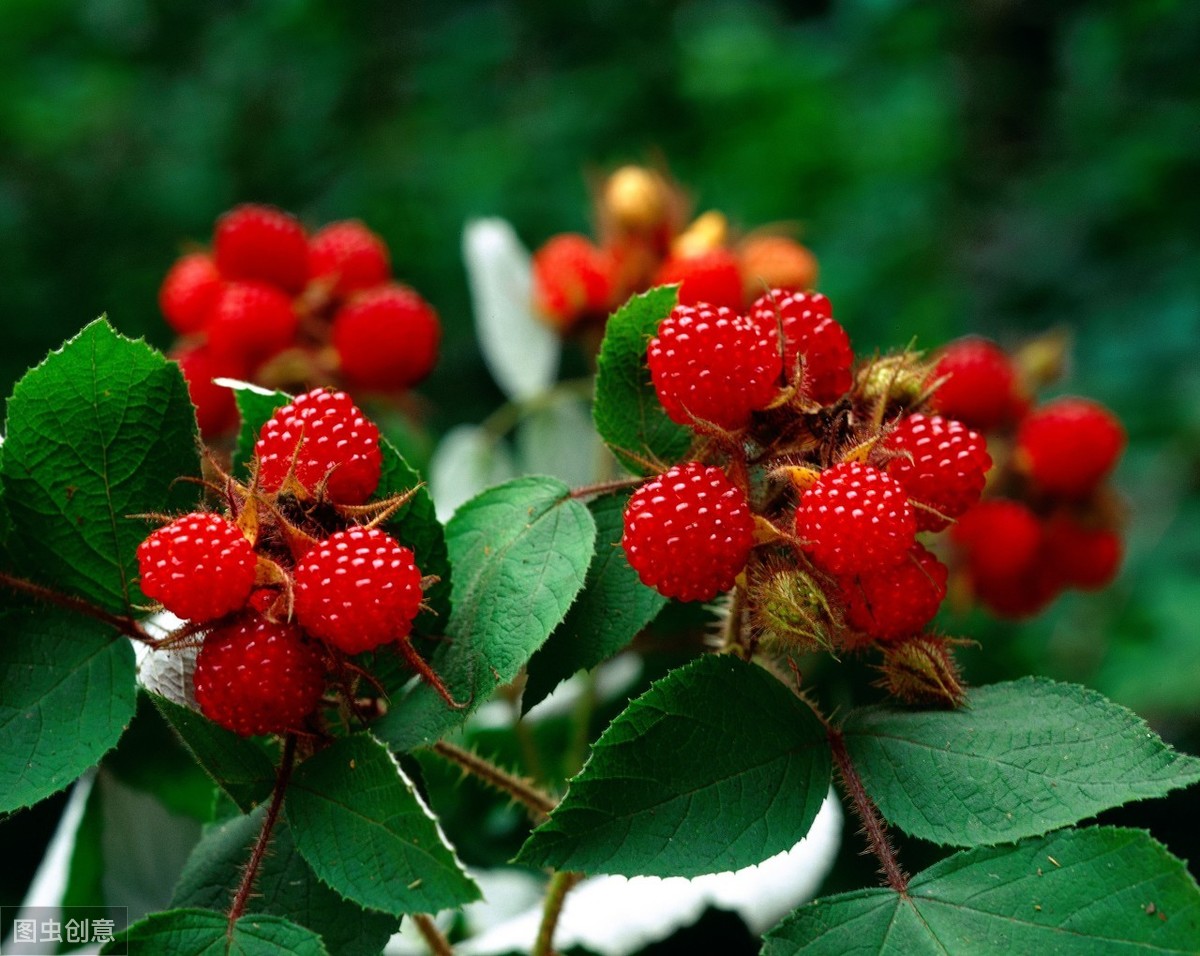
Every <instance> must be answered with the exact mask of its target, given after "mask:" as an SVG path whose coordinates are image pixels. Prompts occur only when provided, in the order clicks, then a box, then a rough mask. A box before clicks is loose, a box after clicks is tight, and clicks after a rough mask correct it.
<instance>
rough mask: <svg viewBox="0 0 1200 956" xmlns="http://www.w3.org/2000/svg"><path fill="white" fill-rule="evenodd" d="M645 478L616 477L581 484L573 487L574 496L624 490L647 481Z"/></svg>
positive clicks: (589, 495)
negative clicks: (589, 483)
mask: <svg viewBox="0 0 1200 956" xmlns="http://www.w3.org/2000/svg"><path fill="white" fill-rule="evenodd" d="M645 480H646V479H645V478H638V477H633V478H614V479H613V480H612V481H601V482H597V483H596V484H594V485H581V486H580V487H578V488H572V489H571V497H572V498H591V497H592V496H593V495H603V494H607V493H608V492H610V491H624V490H625V489H626V488H636V487H637V486H638V485H640V484H643V483H644V482H645Z"/></svg>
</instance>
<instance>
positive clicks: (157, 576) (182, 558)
mask: <svg viewBox="0 0 1200 956" xmlns="http://www.w3.org/2000/svg"><path fill="white" fill-rule="evenodd" d="M137 559H138V572H139V574H140V575H141V585H142V591H143V593H145V595H146V597H148V598H151V599H152V600H155V601H159V602H161V603H162V606H163V607H165V608H166V609H167V610H168V611H170V612H171V613H172V614H177V615H178V616H179V617H182V618H187V619H189V620H192V621H213V620H216V619H217V618H219V617H224V616H225V615H226V614H230V613H232V612H233V611H237V610H240V609H241V608H243V607H245V606H246V601H247V600H248V599H249V597H250V589H251V588H252V587H253V586H254V571H255V567H256V565H257V564H258V557H257V555H255V553H254V548H253V547H251V545H250V542H249V541H247V540H246V536H245V535H244V534H242V531H241V529H240V528H239V527H238V526H237V525H235V524H234V523H233V522H232V521H230V520H229V519H228V518H225V517H223V516H222V515H218V514H211V513H209V512H203V511H194V512H192V513H191V514H187V515H184V516H183V517H182V518H176V519H175V520H174V521H172V522H171V523H170V524H168V525H164V526H163V527H161V528H159V529H158V530H157V531H153V532H151V534H150V536H149V537H147V538H146V540H145V541H143V542H142V543H141V544H139V545H138V549H137Z"/></svg>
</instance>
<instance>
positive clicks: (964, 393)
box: [932, 336, 1020, 431]
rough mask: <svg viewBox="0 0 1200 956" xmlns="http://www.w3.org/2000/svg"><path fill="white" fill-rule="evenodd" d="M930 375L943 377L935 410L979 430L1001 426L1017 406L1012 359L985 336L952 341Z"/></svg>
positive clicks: (937, 393)
mask: <svg viewBox="0 0 1200 956" xmlns="http://www.w3.org/2000/svg"><path fill="white" fill-rule="evenodd" d="M932 377H933V378H934V379H935V380H936V379H943V378H944V379H945V381H943V382H942V384H941V385H939V386H938V388H937V391H936V392H935V393H934V396H933V404H934V407H935V408H936V409H937V411H938V412H939V413H940V414H942V415H944V416H946V417H947V418H953V419H956V420H957V421H960V422H963V423H965V424H967V425H970V426H971V427H972V428H978V429H979V430H980V431H989V430H991V429H993V428H997V427H999V426H1000V425H1003V424H1004V423H1005V422H1007V421H1009V420H1010V419H1011V418H1012V417H1013V413H1014V410H1015V409H1016V408H1018V407H1019V405H1020V396H1019V395H1018V394H1017V385H1016V381H1017V376H1016V371H1015V370H1014V369H1013V364H1012V360H1011V359H1009V357H1008V355H1006V354H1005V352H1004V351H1003V350H1002V349H1001V348H1000V347H999V346H998V345H996V343H994V342H989V341H988V340H987V339H981V338H976V337H973V336H971V337H968V338H964V339H958V340H957V341H955V342H951V343H950V344H949V345H947V346H946V348H945V350H944V351H943V352H942V356H941V358H940V359H939V360H938V363H937V367H936V368H935V369H934V371H933V376H932Z"/></svg>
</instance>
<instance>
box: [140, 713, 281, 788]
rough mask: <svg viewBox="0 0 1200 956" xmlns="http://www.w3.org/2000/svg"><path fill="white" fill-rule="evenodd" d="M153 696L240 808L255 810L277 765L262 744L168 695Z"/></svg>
mask: <svg viewBox="0 0 1200 956" xmlns="http://www.w3.org/2000/svg"><path fill="white" fill-rule="evenodd" d="M151 699H152V700H153V701H154V705H155V706H156V707H157V708H158V710H159V713H161V714H162V715H163V717H164V718H165V719H166V721H167V723H169V724H170V725H171V728H172V729H173V730H174V731H175V733H176V734H177V735H178V736H179V739H180V740H181V741H182V742H183V745H184V746H185V747H186V748H187V749H188V750H189V751H190V752H191V754H192V756H193V757H195V758H196V762H197V763H198V764H199V765H200V766H201V767H202V768H203V769H204V771H205V772H206V773H207V774H208V775H209V776H210V777H212V779H213V780H214V781H215V782H216V784H217V786H219V787H220V788H221V789H222V790H224V791H225V792H226V793H227V794H228V795H229V797H230V798H231V799H232V800H233V801H234V802H235V803H236V804H237V805H238V807H240V808H241V809H242V810H243V811H250V810H253V809H254V808H255V807H256V806H258V805H259V804H260V803H261V802H262V801H263V800H265V799H266V798H267V797H268V796H269V795H270V793H271V790H272V789H274V787H275V765H274V763H273V762H272V758H271V756H270V755H269V754H268V752H267V750H266V747H265V746H264V745H263V744H262V743H260V742H259V741H258V740H255V739H252V738H251V739H247V738H245V737H239V736H238V735H237V734H235V733H233V732H232V731H229V730H226V729H225V728H224V727H219V726H217V725H216V724H214V723H213V722H212V721H211V720H209V719H208V718H206V717H204V716H202V715H201V714H198V713H196V712H195V711H194V710H189V709H188V708H186V707H181V706H180V705H179V704H176V703H174V702H173V701H170V700H167V699H166V698H165V697H159V696H158V695H151Z"/></svg>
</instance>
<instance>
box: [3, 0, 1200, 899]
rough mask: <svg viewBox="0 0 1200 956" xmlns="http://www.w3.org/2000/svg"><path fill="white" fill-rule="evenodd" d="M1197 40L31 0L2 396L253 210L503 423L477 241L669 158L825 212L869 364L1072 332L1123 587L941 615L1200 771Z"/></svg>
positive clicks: (1023, 29) (968, 14)
mask: <svg viewBox="0 0 1200 956" xmlns="http://www.w3.org/2000/svg"><path fill="white" fill-rule="evenodd" d="M1198 49H1200V4H1195V3H1188V2H1186V0H1127V2H1119V0H1113V2H1106V3H1100V2H1094V3H1086V2H1064V3H1058V4H1046V3H1041V2H1037V0H981V2H977V3H971V4H961V3H956V2H953V0H940V2H928V3H918V2H905V0H842V2H834V0H824V2H822V0H790V2H785V0H778V2H774V3H767V2H732V0H730V2H714V0H675V2H654V3H647V2H644V0H611V2H600V0H586V2H583V3H579V4H560V3H552V2H543V0H511V2H498V0H471V2H458V3H449V4H447V3H436V2H432V0H423V2H421V0H400V2H387V0H356V2H354V3H333V2H320V0H263V2H259V3H254V4H251V3H244V2H243V3H238V2H232V0H214V2H211V3H206V4H185V3H179V2H170V0H36V2H35V0H7V2H5V3H3V4H2V5H0V323H3V325H2V329H3V341H4V348H3V349H2V350H0V391H2V392H3V394H5V395H7V394H8V393H9V392H10V390H11V385H12V382H13V381H15V379H16V378H17V377H18V376H19V375H20V374H21V373H22V372H23V371H24V369H25V368H26V367H28V366H29V365H31V364H33V363H35V362H37V361H39V360H40V358H41V357H42V356H43V355H44V354H45V352H46V351H47V350H48V349H49V348H53V347H56V346H57V345H59V344H60V343H61V342H62V341H63V340H64V339H65V338H67V337H68V336H69V335H71V334H73V333H74V332H76V331H77V330H78V329H79V328H80V327H81V326H82V325H83V324H85V323H86V322H87V321H88V320H90V319H91V318H93V317H94V316H95V315H96V314H98V313H100V312H108V313H109V314H110V316H111V318H112V320H113V321H114V323H115V324H116V325H117V326H118V327H119V328H120V329H121V330H122V331H124V332H125V333H127V334H132V335H138V334H145V335H146V336H147V337H148V338H149V339H150V341H152V342H153V343H155V344H157V345H160V346H165V345H167V344H168V343H169V341H170V335H169V334H168V330H167V328H166V326H165V325H164V324H163V323H162V321H161V319H160V318H159V317H158V313H157V306H156V301H155V296H156V291H157V287H158V283H159V281H160V279H161V277H162V275H163V274H164V272H165V270H166V269H167V267H168V265H169V264H170V262H171V261H172V260H173V259H174V257H175V256H176V255H177V254H178V253H179V251H180V250H181V249H183V248H185V247H186V245H187V244H188V243H189V242H192V243H194V242H204V241H206V239H207V237H208V236H209V234H210V231H211V228H212V224H213V221H214V219H215V217H216V216H217V215H218V214H219V213H220V212H222V211H223V210H225V209H227V208H228V207H230V206H231V205H233V204H235V203H237V202H240V201H249V200H253V201H264V202H271V203H275V204H277V205H280V206H282V207H284V208H287V209H289V210H291V211H294V212H296V213H297V214H299V215H300V216H301V217H302V218H303V219H305V220H306V221H307V222H309V223H310V224H319V223H322V222H326V221H329V220H332V219H341V218H348V217H360V218H362V219H364V220H365V221H366V222H367V223H368V224H369V225H370V226H371V227H372V228H374V229H376V230H377V231H379V232H380V233H381V234H382V235H383V236H384V238H385V239H386V240H387V242H388V243H389V245H390V247H391V249H392V251H393V255H394V259H395V266H396V273H397V275H398V277H400V278H401V279H402V280H404V281H408V282H410V283H412V284H413V285H414V286H416V287H417V288H418V289H419V290H420V291H421V292H422V293H423V294H424V295H425V296H426V297H428V298H429V299H430V300H431V301H432V302H433V303H434V304H435V305H436V306H437V308H438V309H439V310H440V312H441V314H442V317H443V320H444V322H445V324H446V327H447V337H446V342H445V351H444V357H443V360H442V362H441V365H440V366H439V369H438V371H437V372H436V373H435V375H434V377H433V378H432V379H431V380H430V381H429V382H428V383H427V384H426V385H425V386H424V387H423V388H422V392H423V394H424V395H426V396H427V397H428V399H429V405H430V424H431V425H432V427H433V428H434V430H435V431H437V432H441V431H444V430H445V429H446V428H448V427H449V426H450V425H452V424H454V423H457V422H463V421H478V420H479V419H480V418H482V417H483V416H484V415H485V414H486V413H487V412H488V411H489V410H490V409H492V408H494V407H495V405H496V404H498V403H499V401H500V395H499V392H498V390H497V389H496V388H495V386H494V384H493V383H492V382H491V381H490V379H489V378H488V375H487V373H486V371H485V370H484V367H483V365H482V362H481V360H480V358H479V354H478V351H477V350H476V348H475V345H474V340H473V335H472V331H471V322H470V312H469V301H468V298H467V292H466V282H465V277H464V275H463V270H462V265H461V261H460V233H461V229H462V225H463V223H464V221H465V220H466V219H467V218H469V217H472V216H480V215H499V216H504V217H506V218H508V219H510V220H511V221H512V222H513V223H514V225H515V226H516V228H517V230H518V232H519V233H520V234H521V235H522V237H523V238H524V239H525V241H526V242H527V243H528V244H530V245H531V246H532V245H536V244H538V243H540V242H541V241H543V240H544V239H546V238H547V237H548V236H549V235H551V234H552V233H555V232H560V231H564V230H576V229H577V230H586V229H588V228H589V222H588V215H589V198H588V183H589V181H591V180H592V179H594V175H595V174H596V173H598V172H601V171H604V170H607V169H610V168H612V167H614V166H616V165H617V164H619V163H622V162H627V161H652V162H653V161H657V160H659V159H661V160H662V161H664V162H665V163H666V164H667V165H668V166H669V168H670V170H671V171H672V172H673V173H674V175H675V176H676V177H677V178H678V179H679V180H680V181H681V182H683V183H684V184H686V185H687V186H688V187H689V188H690V189H691V190H692V191H693V194H694V196H695V199H696V201H697V206H698V208H699V209H704V208H720V209H722V210H724V211H725V212H726V213H727V214H728V215H729V216H730V218H731V220H732V221H733V222H734V223H735V224H736V225H738V226H739V227H741V228H743V229H749V228H753V227H755V226H758V225H762V224H764V223H768V222H778V221H791V222H795V223H797V224H798V226H799V228H800V230H801V235H802V237H803V238H804V240H805V241H806V242H807V243H808V244H810V245H811V247H812V248H813V249H814V250H815V252H816V253H817V254H818V256H819V258H820V261H821V264H822V270H823V279H822V288H823V289H824V291H826V292H828V293H829V295H830V297H831V298H832V299H833V301H834V302H835V304H836V306H837V310H838V315H839V318H841V320H842V321H843V322H844V324H845V325H846V326H847V327H848V329H849V331H850V333H851V336H852V338H853V340H854V342H855V344H856V346H857V348H858V349H859V350H860V351H870V350H871V349H873V348H875V347H879V348H889V347H894V346H898V345H902V344H904V343H906V342H907V341H909V339H910V338H912V337H914V336H915V337H916V339H917V341H918V343H920V344H926V345H932V344H936V343H939V342H941V341H944V340H945V339H947V338H949V337H952V336H955V335H959V334H962V333H964V332H967V331H975V332H980V333H982V334H986V335H989V336H991V337H993V338H996V339H998V340H999V341H1001V342H1002V343H1005V344H1010V345H1011V344H1014V343H1015V342H1017V341H1019V340H1020V339H1021V337H1023V336H1026V335H1030V334H1033V333H1036V332H1040V331H1043V330H1045V329H1047V328H1050V327H1054V326H1063V327H1066V328H1068V329H1069V330H1070V331H1071V333H1072V336H1073V339H1074V348H1073V352H1074V357H1075V362H1074V369H1073V374H1072V377H1071V378H1070V380H1069V382H1068V384H1067V388H1068V389H1069V390H1071V391H1078V392H1081V393H1085V394H1089V395H1091V396H1094V397H1096V398H1098V399H1100V400H1102V401H1104V402H1106V403H1107V404H1109V405H1111V406H1112V407H1113V408H1114V409H1116V410H1117V412H1118V413H1119V414H1120V416H1121V417H1122V419H1123V420H1124V421H1125V422H1126V424H1127V427H1128V429H1129V432H1130V439H1131V441H1130V448H1129V451H1128V454H1127V455H1126V459H1125V462H1124V464H1123V466H1122V468H1121V470H1120V472H1119V474H1118V479H1117V483H1118V486H1119V487H1121V489H1122V491H1123V493H1124V494H1125V495H1126V496H1127V498H1128V500H1129V507H1130V518H1131V522H1130V532H1129V537H1128V557H1127V563H1126V568H1125V571H1124V573H1123V574H1122V577H1121V578H1120V580H1119V581H1118V583H1117V584H1116V585H1115V586H1114V587H1112V588H1111V589H1110V590H1109V591H1108V592H1106V593H1104V594H1102V595H1072V596H1069V597H1066V598H1063V599H1061V600H1060V601H1059V602H1058V604H1057V605H1056V606H1055V607H1054V608H1053V609H1052V610H1051V611H1050V612H1049V613H1048V614H1046V615H1044V616H1043V617H1042V618H1039V619H1038V620H1037V621H1035V622H1031V623H1029V624H1025V625H1021V626H1014V625H1011V624H996V623H994V622H991V621H989V620H987V619H985V618H984V617H982V616H972V617H970V618H966V619H961V618H953V617H949V618H947V619H946V620H945V622H944V624H945V626H946V628H947V629H948V630H951V631H952V632H953V633H958V634H965V635H970V636H972V637H975V638H977V639H979V641H980V647H979V649H978V650H975V651H968V652H967V653H966V655H965V657H966V659H967V665H968V670H969V676H970V677H971V678H972V679H973V680H974V681H976V682H983V681H989V680H994V679H999V678H1002V677H1005V676H1011V675H1014V674H1020V673H1028V672H1039V673H1045V674H1049V675H1051V676H1056V677H1060V678H1063V679H1071V680H1077V681H1081V682H1084V683H1088V684H1090V685H1092V686H1094V687H1097V688H1098V689H1100V690H1101V691H1103V692H1104V693H1106V694H1108V695H1110V696H1112V697H1113V698H1114V699H1116V700H1117V701H1119V702H1122V703H1125V704H1127V705H1129V706H1131V707H1133V708H1134V709H1136V710H1138V711H1139V712H1140V713H1142V714H1144V715H1145V716H1147V717H1148V718H1149V719H1150V720H1151V721H1152V722H1153V723H1154V724H1155V725H1156V727H1157V728H1158V729H1159V730H1160V731H1161V732H1162V733H1163V734H1164V735H1165V736H1166V737H1167V738H1168V739H1171V740H1173V741H1174V742H1176V743H1177V744H1179V745H1180V746H1182V747H1186V748H1188V749H1190V750H1191V751H1192V752H1198V751H1200V707H1198V706H1197V701H1198V700H1200V691H1198V690H1197V688H1198V687H1200V627H1198V626H1197V617H1198V616H1200V574H1198V573H1197V572H1198V571H1200V452H1198V451H1197V447H1198V443H1197V439H1198V438H1200V360H1197V357H1196V349H1197V348H1198V347H1200V269H1198V268H1197V264H1198V262H1200V189H1197V188H1196V185H1195V184H1196V182H1197V181H1198V180H1200V123H1198V122H1197V115H1198V109H1200V71H1197V69H1196V51H1197V50H1198ZM464 383H474V386H473V387H469V388H464V387H463V384H464ZM1196 799H1197V798H1196V796H1195V795H1194V794H1193V795H1192V796H1191V804H1190V805H1191V806H1192V807H1193V812H1194V806H1195V803H1196ZM1179 804H1180V800H1179V799H1176V800H1175V801H1174V804H1173V806H1178V805H1179ZM1148 810H1149V811H1151V812H1152V808H1148ZM1191 839H1192V840H1193V845H1192V846H1190V847H1189V846H1188V845H1187V839H1186V838H1184V839H1183V840H1182V842H1173V845H1172V849H1173V850H1174V851H1175V852H1176V853H1179V854H1180V855H1182V856H1185V857H1187V856H1191V857H1192V858H1193V860H1195V859H1196V858H1198V857H1200V844H1196V843H1195V841H1196V840H1197V837H1196V835H1195V833H1193V834H1192V836H1191ZM5 896H6V900H5V901H6V902H8V901H9V900H8V898H7V896H8V894H7V893H6V894H5Z"/></svg>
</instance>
